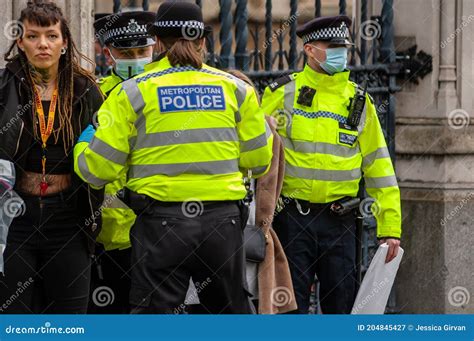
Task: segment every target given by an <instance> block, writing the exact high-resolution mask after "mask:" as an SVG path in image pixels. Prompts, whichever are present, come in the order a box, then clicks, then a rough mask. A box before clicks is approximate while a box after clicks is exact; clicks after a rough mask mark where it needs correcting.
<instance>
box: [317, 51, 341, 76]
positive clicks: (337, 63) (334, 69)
mask: <svg viewBox="0 0 474 341" xmlns="http://www.w3.org/2000/svg"><path fill="white" fill-rule="evenodd" d="M314 47H315V48H317V49H319V48H318V47H316V46H314ZM316 61H317V62H318V63H319V65H320V66H321V68H322V69H323V70H324V71H326V72H327V73H328V74H330V75H333V74H335V73H338V72H342V71H344V70H345V69H346V66H347V47H334V48H328V49H326V60H325V61H324V62H322V63H320V62H319V61H318V60H316Z"/></svg>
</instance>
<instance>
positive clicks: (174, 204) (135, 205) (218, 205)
mask: <svg viewBox="0 0 474 341" xmlns="http://www.w3.org/2000/svg"><path fill="white" fill-rule="evenodd" d="M123 191H124V195H122V197H120V196H119V198H120V199H121V200H122V201H124V203H125V204H127V206H128V207H130V208H131V209H132V210H133V211H134V212H135V214H136V215H141V214H144V213H145V214H146V213H152V212H157V213H160V214H164V215H166V214H172V215H176V214H179V215H183V216H185V217H188V218H197V217H199V216H200V215H202V213H203V212H205V211H211V210H223V209H226V208H228V207H232V206H239V209H240V203H239V201H236V200H223V201H192V200H190V201H184V202H179V201H159V200H155V199H153V198H151V197H149V196H148V195H145V194H139V193H136V192H133V191H130V190H129V189H126V188H125V189H124V190H123ZM229 211H230V212H229V214H231V211H232V210H229Z"/></svg>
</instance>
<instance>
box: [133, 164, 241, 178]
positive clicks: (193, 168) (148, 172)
mask: <svg viewBox="0 0 474 341" xmlns="http://www.w3.org/2000/svg"><path fill="white" fill-rule="evenodd" d="M238 171H239V160H238V159H233V160H221V161H206V162H190V163H170V164H163V165H131V166H130V169H129V173H128V177H129V178H146V177H150V176H153V175H157V174H163V175H168V176H176V175H180V174H210V175H213V174H228V173H235V172H238Z"/></svg>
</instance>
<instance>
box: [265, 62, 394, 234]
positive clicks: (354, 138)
mask: <svg viewBox="0 0 474 341" xmlns="http://www.w3.org/2000/svg"><path fill="white" fill-rule="evenodd" d="M279 83H280V84H279ZM284 83H286V84H284ZM303 86H306V87H310V88H313V89H314V90H316V92H315V94H314V97H313V99H312V102H311V103H304V101H303V103H304V104H309V105H303V104H299V103H298V96H299V94H300V90H301V88H302V87H303ZM355 91H356V84H354V83H352V82H351V81H349V71H345V72H341V73H336V74H334V75H333V76H330V75H326V74H322V73H318V72H316V71H314V70H313V69H311V68H310V67H309V66H308V65H306V66H305V68H304V70H303V71H301V72H298V73H294V74H292V75H290V76H289V77H288V78H286V79H284V80H281V81H280V82H276V83H274V84H271V85H270V86H269V87H267V88H266V89H265V93H264V96H263V99H262V109H263V111H264V112H265V114H267V115H272V116H275V117H277V119H278V133H279V134H280V135H281V136H282V139H283V142H284V146H285V163H286V169H285V176H284V182H283V189H282V194H283V195H284V196H287V197H291V198H295V199H302V200H307V201H309V202H312V203H328V202H332V201H336V200H338V199H341V198H343V197H345V196H351V197H356V196H357V193H358V189H359V182H360V180H361V177H362V176H363V177H364V180H365V186H366V190H367V193H368V194H369V196H371V197H372V198H373V199H375V203H374V204H373V205H372V212H373V214H374V215H375V218H376V220H377V236H378V237H397V238H399V237H400V235H401V211H400V192H399V189H398V184H397V179H396V177H395V172H394V169H393V165H392V162H391V159H390V155H389V152H388V149H387V146H386V143H385V139H384V135H383V132H382V129H381V127H380V123H379V120H378V117H377V114H376V110H375V107H374V104H373V103H372V100H371V98H370V97H369V96H367V98H366V103H365V110H364V113H363V115H362V119H361V122H360V124H359V125H358V127H357V128H351V127H350V126H348V125H347V124H346V120H347V117H348V114H349V112H348V106H349V103H350V99H351V98H352V97H354V94H355ZM301 102H302V101H300V103H301Z"/></svg>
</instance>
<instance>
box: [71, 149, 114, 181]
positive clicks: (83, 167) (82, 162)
mask: <svg viewBox="0 0 474 341" xmlns="http://www.w3.org/2000/svg"><path fill="white" fill-rule="evenodd" d="M77 165H78V167H79V170H80V171H81V174H82V176H83V177H84V179H85V180H86V182H88V183H90V184H91V185H93V186H96V187H102V186H104V185H105V184H107V183H108V181H105V180H102V179H100V178H98V177H96V176H95V175H94V174H92V173H91V172H90V170H89V166H88V165H87V162H86V159H85V156H84V153H81V155H79V158H78V160H77Z"/></svg>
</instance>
